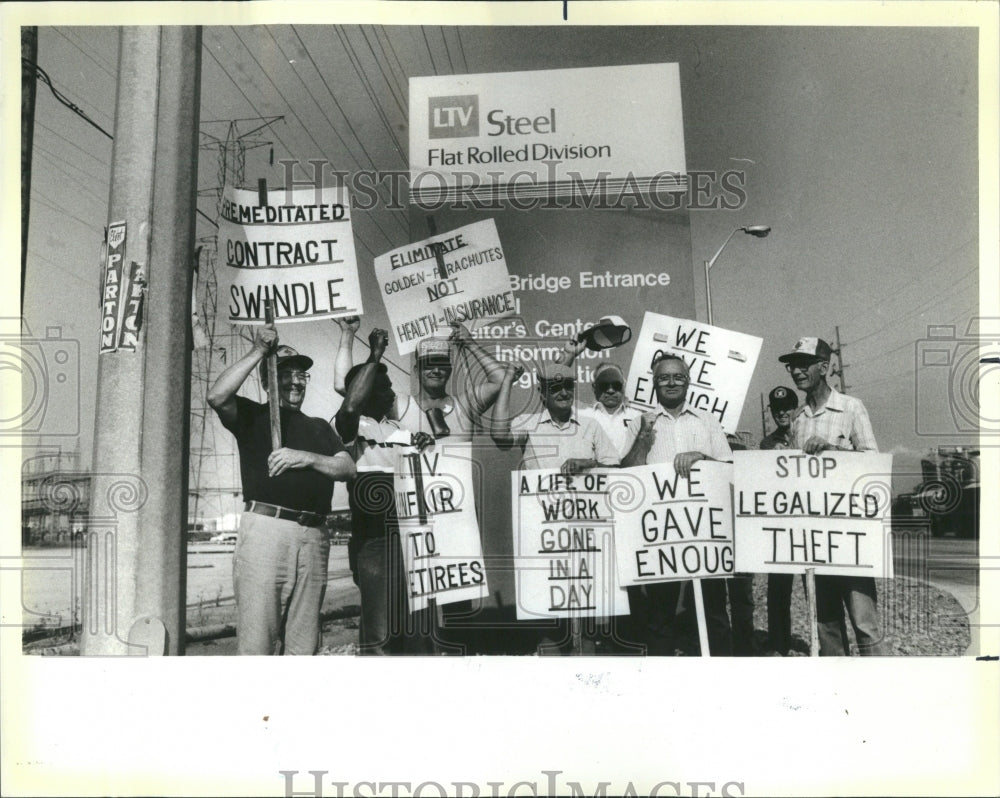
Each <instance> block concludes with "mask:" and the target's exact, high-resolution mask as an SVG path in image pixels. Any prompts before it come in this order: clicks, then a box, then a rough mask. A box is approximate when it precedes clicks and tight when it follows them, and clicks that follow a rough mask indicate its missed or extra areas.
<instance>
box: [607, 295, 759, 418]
mask: <svg viewBox="0 0 1000 798" xmlns="http://www.w3.org/2000/svg"><path fill="white" fill-rule="evenodd" d="M762 343H763V339H762V338H756V337H754V336H752V335H746V334H745V333H741V332H735V331H733V330H724V329H722V328H721V327H713V326H711V325H709V324H702V323H701V322H697V321H689V320H687V319H675V318H672V317H670V316H662V315H660V314H659V313H650V312H649V311H646V315H645V316H643V319H642V329H640V330H639V338H638V340H637V341H636V344H635V351H634V352H633V354H632V365H631V366H630V367H629V372H628V384H627V386H626V389H625V392H626V396H627V397H628V399H629V401H631V402H632V403H633V404H635V405H638V406H639V407H642V408H645V409H647V410H652V409H654V408H655V407H657V404H658V403H657V400H656V388H655V386H654V385H653V362H654V361H655V360H656V359H657V358H658V357H659V356H660V355H661V354H663V353H666V352H672V353H673V354H675V355H677V356H678V357H681V358H683V360H684V362H685V363H687V366H688V370H689V372H690V375H691V382H690V383H689V384H688V394H687V403H688V404H689V405H690V406H692V407H696V408H699V409H701V410H704V411H706V412H708V413H711V414H712V415H713V416H715V417H716V418H717V419H718V421H719V422H720V423H721V424H722V428H723V429H724V430H725V431H726V432H731V433H732V432H736V427H737V425H738V424H739V422H740V413H742V412H743V402H744V400H745V399H746V395H747V389H748V388H749V387H750V378H751V377H752V376H753V370H754V367H755V366H756V365H757V357H758V356H759V355H760V346H761V344H762Z"/></svg>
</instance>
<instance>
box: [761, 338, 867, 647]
mask: <svg viewBox="0 0 1000 798" xmlns="http://www.w3.org/2000/svg"><path fill="white" fill-rule="evenodd" d="M832 353H833V350H831V349H830V345H829V344H828V343H827V342H826V341H824V340H823V339H822V338H800V339H799V340H798V341H797V342H796V344H795V347H794V349H793V350H792V351H791V352H789V353H788V354H786V355H782V356H781V357H779V358H778V360H779V361H781V362H782V363H784V364H785V368H787V369H788V372H789V374H791V375H792V381H793V382H794V383H795V387H796V388H798V389H799V390H800V391H804V392H805V394H806V401H805V404H804V405H803V406H802V407H801V408H800V409H799V410H798V412H797V413H796V414H795V417H794V418H793V420H792V436H791V448H792V449H802V450H803V451H804V452H805V453H806V454H820V453H821V452H824V451H828V450H837V451H847V452H850V451H854V452H875V451H878V446H877V444H876V443H875V433H874V432H873V431H872V425H871V421H869V419H868V411H867V410H865V406H864V405H863V404H862V403H861V401H860V400H859V399H856V398H854V397H853V396H845V395H844V394H841V393H839V392H837V391H836V390H835V389H834V388H832V387H830V385H828V384H827V382H826V375H827V372H828V370H829V368H830V355H831V354H832ZM845 607H846V608H847V615H848V617H849V618H850V619H851V624H852V625H853V626H854V635H855V637H856V638H857V641H858V651H859V653H861V654H862V655H880V654H883V653H885V652H884V651H883V647H882V633H881V631H880V629H879V622H878V610H877V608H876V592H875V580H874V579H873V578H872V577H869V576H820V575H817V576H816V617H817V621H818V624H819V645H820V655H821V656H843V655H845V654H847V652H848V648H847V640H846V637H845V635H844V630H843V625H844V608H845Z"/></svg>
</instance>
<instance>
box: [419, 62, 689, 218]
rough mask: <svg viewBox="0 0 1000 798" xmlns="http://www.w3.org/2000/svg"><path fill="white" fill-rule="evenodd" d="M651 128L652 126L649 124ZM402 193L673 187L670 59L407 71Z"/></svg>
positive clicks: (485, 195)
mask: <svg viewBox="0 0 1000 798" xmlns="http://www.w3.org/2000/svg"><path fill="white" fill-rule="evenodd" d="M651 131H653V132H652V133H651ZM410 171H411V182H410V199H411V201H412V202H414V203H417V204H434V203H439V202H442V201H449V200H454V199H456V198H459V197H474V198H476V199H481V200H487V199H491V198H495V197H497V196H501V197H511V198H521V197H538V196H549V197H558V196H573V195H576V194H586V195H588V196H594V193H595V191H596V192H597V193H598V194H599V195H600V194H603V193H604V192H605V191H608V190H611V191H615V192H617V191H620V189H621V187H622V186H624V185H626V184H628V185H630V186H634V187H635V189H634V190H636V191H643V192H645V191H656V192H660V191H675V190H683V189H684V187H685V185H686V182H685V175H686V173H687V167H686V163H685V160H684V126H683V119H682V116H681V86H680V71H679V69H678V66H677V64H640V65H632V66H613V67H586V68H579V69H549V70H540V71H534V72H497V73H491V74H478V75H442V76H437V77H421V78H410Z"/></svg>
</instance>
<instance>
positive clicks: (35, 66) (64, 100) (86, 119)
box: [21, 58, 114, 139]
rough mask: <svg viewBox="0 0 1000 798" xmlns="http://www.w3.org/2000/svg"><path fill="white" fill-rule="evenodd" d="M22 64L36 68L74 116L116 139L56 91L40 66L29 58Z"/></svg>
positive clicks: (38, 74)
mask: <svg viewBox="0 0 1000 798" xmlns="http://www.w3.org/2000/svg"><path fill="white" fill-rule="evenodd" d="M21 63H22V64H23V65H25V66H27V67H28V68H29V69H31V68H32V67H34V69H35V74H36V75H37V76H38V78H39V80H41V81H42V83H44V84H45V85H46V86H48V87H49V91H51V92H52V96H53V97H55V98H56V99H57V100H58V101H59V102H61V103H62V104H63V105H65V106H66V107H67V108H69V110H71V111H72V112H73V113H74V114H76V115H77V116H79V117H80V118H81V119H83V120H84V121H85V122H87V123H88V124H90V125H93V126H94V127H95V128H97V129H98V130H100V131H101V132H102V133H103V134H104V135H105V136H107V137H108V138H109V139H110V138H114V137H113V136H112V135H111V134H110V133H108V131H106V130H105V129H104V128H103V127H101V126H100V125H99V124H97V122H95V121H94V120H93V119H91V118H90V117H89V116H87V114H86V113H85V112H84V111H83V110H82V109H81V108H80V107H79V106H77V105H76V104H74V103H72V102H70V100H69V98H67V97H65V96H64V95H63V94H61V93H60V92H59V91H58V90H57V89H56V87H55V86H53V85H52V79H51V78H50V77H49V76H48V73H47V72H46V71H45V70H44V69H42V68H41V67H40V66H38V64H33V63H31V62H30V61H29V60H28V59H27V58H22V59H21Z"/></svg>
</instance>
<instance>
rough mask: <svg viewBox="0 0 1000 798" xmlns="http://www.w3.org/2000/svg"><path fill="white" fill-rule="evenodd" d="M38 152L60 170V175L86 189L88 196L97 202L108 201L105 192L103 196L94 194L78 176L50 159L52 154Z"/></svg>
mask: <svg viewBox="0 0 1000 798" xmlns="http://www.w3.org/2000/svg"><path fill="white" fill-rule="evenodd" d="M39 154H40V155H41V156H42V157H43V158H45V159H46V160H47V161H49V162H50V163H51V164H52V166H53V167H54V168H55V169H58V170H59V171H61V172H62V176H63V178H65V179H66V180H69V181H71V182H73V183H75V184H76V185H77V186H79V187H80V188H81V189H83V190H84V191H86V192H87V193H88V194H90V196H92V197H93V198H94V199H95V200H97V201H98V202H107V201H108V197H107V195H106V194H105V196H103V197H102V196H100V195H98V194H95V193H94V192H93V191H91V190H90V188H89V187H88V186H87V185H86V184H84V183H83V182H82V181H81V180H80V179H79V178H77V177H74V176H73V175H71V174H70V173H69V172H67V171H66V169H65V167H62V166H60V165H59V164H57V163H56V162H55V161H54V160H53V159H52V156H50V155H49V154H48V153H45V152H40V153H39Z"/></svg>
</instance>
